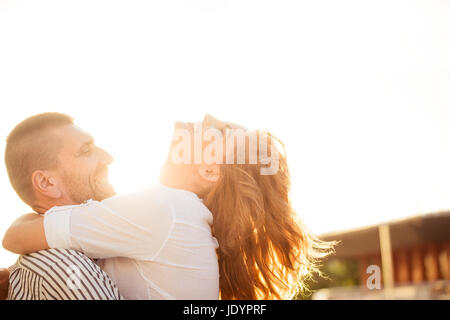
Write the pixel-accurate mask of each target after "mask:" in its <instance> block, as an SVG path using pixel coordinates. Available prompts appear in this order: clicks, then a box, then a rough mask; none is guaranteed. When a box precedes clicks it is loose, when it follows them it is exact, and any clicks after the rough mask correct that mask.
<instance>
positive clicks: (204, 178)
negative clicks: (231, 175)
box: [160, 115, 242, 194]
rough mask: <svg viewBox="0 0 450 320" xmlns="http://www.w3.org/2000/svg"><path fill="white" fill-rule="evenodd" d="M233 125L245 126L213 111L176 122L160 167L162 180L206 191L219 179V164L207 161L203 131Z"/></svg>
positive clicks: (194, 189) (231, 127)
mask: <svg viewBox="0 0 450 320" xmlns="http://www.w3.org/2000/svg"><path fill="white" fill-rule="evenodd" d="M233 128H242V127H241V126H237V125H235V124H232V123H229V122H224V121H220V120H218V119H216V118H214V117H212V116H210V115H206V116H205V117H204V119H203V121H199V122H196V123H193V122H181V121H178V122H176V123H175V125H174V135H173V140H172V142H171V145H170V150H169V155H168V157H167V159H166V162H165V163H164V166H163V168H162V170H161V175H160V181H161V183H163V184H165V185H167V186H169V187H173V188H177V189H184V190H188V191H192V192H195V193H197V194H200V193H203V192H205V191H207V189H208V188H210V187H211V186H212V185H213V184H214V183H215V182H217V181H218V179H219V177H220V167H219V165H218V164H217V163H211V162H208V161H205V159H204V156H203V153H204V151H205V146H206V145H207V144H205V143H203V137H204V136H203V134H204V132H205V131H206V130H209V129H213V130H215V131H216V132H217V133H218V134H219V135H221V134H222V133H223V132H224V131H225V130H226V129H233ZM222 137H223V136H222Z"/></svg>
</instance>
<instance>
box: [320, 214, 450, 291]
mask: <svg viewBox="0 0 450 320" xmlns="http://www.w3.org/2000/svg"><path fill="white" fill-rule="evenodd" d="M321 239H323V240H327V241H330V240H336V241H339V243H338V245H337V246H336V247H335V250H336V253H335V254H334V255H333V256H331V257H330V258H329V259H328V260H327V261H326V262H325V264H324V272H325V274H326V275H327V276H328V277H329V279H328V280H320V281H319V282H318V283H316V284H315V288H314V287H313V289H316V290H315V292H314V294H313V295H312V299H450V211H449V212H439V213H433V214H427V215H422V216H417V217H412V218H408V219H404V220H399V221H392V222H389V223H386V224H382V225H376V226H371V227H367V228H361V229H357V230H351V231H345V232H337V233H332V234H326V235H323V236H322V237H321ZM374 266H375V267H374ZM377 267H379V268H378V270H379V271H380V272H379V273H378V274H377V272H376V269H377ZM374 270H375V271H374ZM374 277H380V279H379V280H380V283H381V286H380V287H377V288H374V286H373V284H374ZM375 280H376V279H375Z"/></svg>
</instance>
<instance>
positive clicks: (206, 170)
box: [198, 164, 220, 182]
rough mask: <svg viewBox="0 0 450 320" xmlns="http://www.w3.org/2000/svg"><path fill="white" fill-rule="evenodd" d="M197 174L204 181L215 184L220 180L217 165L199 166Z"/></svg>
mask: <svg viewBox="0 0 450 320" xmlns="http://www.w3.org/2000/svg"><path fill="white" fill-rule="evenodd" d="M198 174H199V175H200V177H202V178H203V179H205V180H206V181H209V182H217V181H218V180H219V178H220V167H219V165H217V164H215V165H207V166H201V167H200V168H199V169H198Z"/></svg>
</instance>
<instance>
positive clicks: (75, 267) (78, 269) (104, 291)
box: [8, 249, 122, 300]
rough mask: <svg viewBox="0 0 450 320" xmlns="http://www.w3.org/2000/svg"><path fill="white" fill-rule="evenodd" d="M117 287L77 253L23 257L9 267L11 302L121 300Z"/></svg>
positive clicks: (56, 251) (53, 252)
mask: <svg viewBox="0 0 450 320" xmlns="http://www.w3.org/2000/svg"><path fill="white" fill-rule="evenodd" d="M121 299H122V296H121V295H120V293H119V290H118V288H117V286H116V284H115V283H114V282H113V281H112V280H111V279H110V277H109V276H108V275H107V274H106V273H105V272H104V271H103V270H102V269H101V268H100V267H99V266H98V265H96V264H95V263H94V262H93V261H92V260H91V259H89V258H88V257H86V256H85V255H84V254H82V253H80V252H78V251H75V250H66V249H49V250H42V251H38V252H35V253H31V254H28V255H23V256H20V257H19V259H18V260H17V263H16V264H15V265H13V266H12V267H11V268H10V277H9V291H8V300H121Z"/></svg>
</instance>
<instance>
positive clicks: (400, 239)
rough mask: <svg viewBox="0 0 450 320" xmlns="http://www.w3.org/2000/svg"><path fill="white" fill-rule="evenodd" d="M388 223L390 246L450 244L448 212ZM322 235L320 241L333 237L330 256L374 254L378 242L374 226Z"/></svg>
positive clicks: (378, 247) (394, 247)
mask: <svg viewBox="0 0 450 320" xmlns="http://www.w3.org/2000/svg"><path fill="white" fill-rule="evenodd" d="M385 224H387V225H389V228H390V235H391V246H392V249H393V250H395V249H399V248H405V247H411V246H417V245H425V244H429V243H443V242H444V243H450V211H445V212H438V213H430V214H426V215H420V216H415V217H410V218H407V219H402V220H396V221H391V222H387V223H385ZM379 226H380V225H374V226H369V227H364V228H360V229H354V230H348V231H342V232H334V233H328V234H324V235H322V236H321V237H320V239H322V240H326V241H330V240H337V241H339V244H338V245H337V246H336V247H335V249H336V254H335V255H334V258H354V257H358V256H364V255H370V254H378V253H379V252H380V241H379V236H378V227H379Z"/></svg>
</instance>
